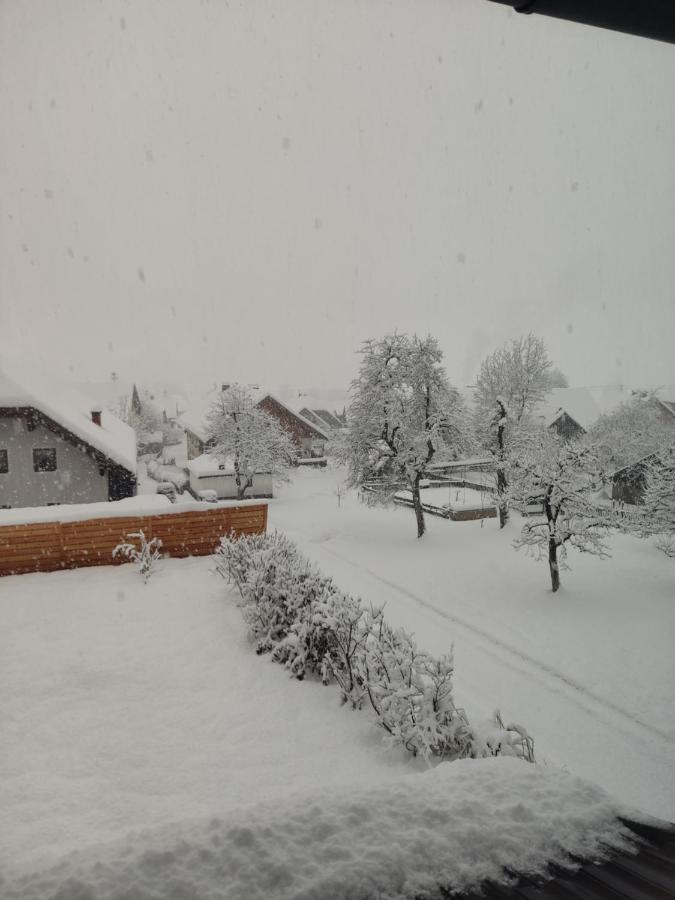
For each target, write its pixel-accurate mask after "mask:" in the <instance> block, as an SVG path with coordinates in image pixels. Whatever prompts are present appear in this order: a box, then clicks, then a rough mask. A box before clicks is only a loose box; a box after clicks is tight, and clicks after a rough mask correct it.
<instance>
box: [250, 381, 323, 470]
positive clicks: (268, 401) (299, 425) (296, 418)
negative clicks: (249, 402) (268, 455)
mask: <svg viewBox="0 0 675 900" xmlns="http://www.w3.org/2000/svg"><path fill="white" fill-rule="evenodd" d="M257 405H258V407H259V408H260V409H262V410H264V411H265V412H266V413H268V414H269V415H270V416H273V417H274V418H275V419H276V420H277V421H278V422H279V424H280V425H281V426H282V428H284V429H285V430H286V431H287V432H288V433H289V435H290V437H291V440H292V441H293V443H294V444H295V447H296V449H297V452H298V458H299V459H309V458H311V457H321V456H323V455H324V453H325V450H326V444H327V443H328V440H329V438H330V435H329V429H328V428H327V427H326V426H324V427H323V428H321V427H320V426H318V425H315V424H314V423H313V422H311V421H310V420H309V419H307V418H305V416H303V415H302V414H301V413H297V412H295V411H294V410H292V409H291V408H290V406H286V404H285V403H282V402H281V400H278V399H277V398H276V397H273V396H272V394H265V395H264V396H263V398H262V400H259V401H258V404H257Z"/></svg>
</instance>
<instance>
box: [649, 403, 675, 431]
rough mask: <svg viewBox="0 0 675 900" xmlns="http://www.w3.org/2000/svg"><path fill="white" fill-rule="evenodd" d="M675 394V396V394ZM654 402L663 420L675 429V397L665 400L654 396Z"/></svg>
mask: <svg viewBox="0 0 675 900" xmlns="http://www.w3.org/2000/svg"><path fill="white" fill-rule="evenodd" d="M673 396H674V397H675V394H674V395H673ZM654 402H655V404H656V408H657V410H658V412H659V414H660V416H661V419H662V420H663V422H664V423H665V424H666V425H669V426H670V427H671V428H672V429H674V430H675V399H670V400H663V399H661V398H660V397H654Z"/></svg>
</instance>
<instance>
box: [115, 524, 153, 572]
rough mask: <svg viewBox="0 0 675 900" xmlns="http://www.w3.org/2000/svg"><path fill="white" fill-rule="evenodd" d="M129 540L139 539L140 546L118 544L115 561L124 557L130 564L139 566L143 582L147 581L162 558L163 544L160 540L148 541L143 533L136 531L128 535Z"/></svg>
mask: <svg viewBox="0 0 675 900" xmlns="http://www.w3.org/2000/svg"><path fill="white" fill-rule="evenodd" d="M127 538H130V539H134V538H136V539H138V542H139V546H138V547H137V546H136V544H132V543H131V542H130V541H129V542H125V543H122V544H118V545H117V546H116V547H115V549H114V550H113V552H112V555H113V559H115V557H117V556H122V557H124V558H125V559H128V560H129V562H133V563H136V564H137V565H138V571H139V572H140V574H141V575H142V576H143V581H147V580H148V578H150V576H151V575H152V573H153V571H154V569H155V563H156V562H157V560H158V559H160V558H161V556H162V542H161V540H160V539H159V538H151V540H149V541H148V540H146V538H145V534H144V532H142V531H136V532H133V533H132V534H128V535H127Z"/></svg>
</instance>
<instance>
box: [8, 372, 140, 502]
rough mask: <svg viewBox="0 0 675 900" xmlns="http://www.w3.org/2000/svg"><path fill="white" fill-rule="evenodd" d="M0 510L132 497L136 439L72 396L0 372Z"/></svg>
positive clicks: (128, 430) (97, 409) (106, 415)
mask: <svg viewBox="0 0 675 900" xmlns="http://www.w3.org/2000/svg"><path fill="white" fill-rule="evenodd" d="M0 449H3V450H4V451H5V452H4V454H3V458H4V457H6V460H7V465H6V466H3V468H5V469H6V471H5V472H3V473H2V474H1V475H0V503H1V504H2V505H3V506H29V505H31V506H41V505H44V504H49V503H88V502H95V501H105V500H109V499H121V498H122V497H127V496H132V495H133V494H135V493H136V436H135V434H134V432H133V429H131V428H130V427H129V426H128V425H126V424H125V423H124V422H121V421H120V420H119V419H117V417H116V416H114V415H113V414H112V413H109V412H107V411H105V412H103V411H102V410H101V406H100V405H98V404H92V403H90V402H89V401H87V400H86V399H85V398H83V397H81V396H80V395H78V394H77V393H75V392H74V391H72V390H70V389H67V388H57V387H56V386H55V385H54V383H53V382H50V383H49V385H48V386H46V387H45V386H43V385H40V384H38V382H37V380H36V379H35V377H34V376H33V377H32V378H29V379H28V380H27V381H25V380H19V379H18V378H17V377H16V375H15V374H14V373H12V375H10V374H8V372H7V371H6V370H5V369H4V368H3V369H2V370H0Z"/></svg>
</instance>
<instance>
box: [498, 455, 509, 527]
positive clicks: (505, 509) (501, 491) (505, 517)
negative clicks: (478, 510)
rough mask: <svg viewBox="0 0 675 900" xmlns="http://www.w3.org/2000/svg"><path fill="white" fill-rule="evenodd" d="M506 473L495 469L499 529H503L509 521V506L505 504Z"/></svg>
mask: <svg viewBox="0 0 675 900" xmlns="http://www.w3.org/2000/svg"><path fill="white" fill-rule="evenodd" d="M506 488H507V483H506V472H505V471H504V470H503V469H497V497H498V499H499V527H500V528H503V527H504V526H505V525H506V523H507V522H508V521H509V505H508V503H507V502H506Z"/></svg>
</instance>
